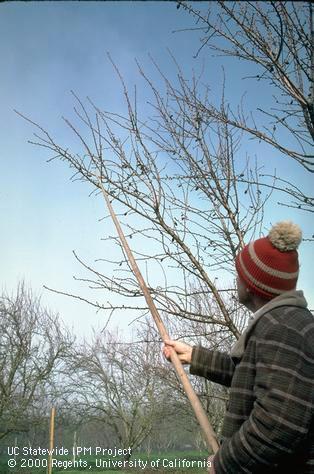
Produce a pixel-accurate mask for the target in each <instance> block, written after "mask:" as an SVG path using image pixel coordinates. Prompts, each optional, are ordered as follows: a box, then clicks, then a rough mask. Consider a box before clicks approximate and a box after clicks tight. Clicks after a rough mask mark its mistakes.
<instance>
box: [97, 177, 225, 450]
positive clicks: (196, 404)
mask: <svg viewBox="0 0 314 474" xmlns="http://www.w3.org/2000/svg"><path fill="white" fill-rule="evenodd" d="M99 187H100V189H101V191H102V193H103V196H104V198H105V201H106V204H107V207H108V210H109V213H110V215H111V218H112V220H113V223H114V225H115V227H116V229H117V232H118V235H119V238H120V241H121V244H122V246H123V248H124V250H125V252H126V255H127V257H128V260H129V263H130V265H131V268H132V270H133V272H134V275H135V277H136V279H137V281H138V283H139V285H140V288H141V290H142V292H143V295H144V297H145V300H146V303H147V305H148V307H149V309H150V312H151V314H152V316H153V319H154V321H155V323H156V325H157V328H158V331H159V334H160V336H161V338H162V340H163V341H165V340H167V339H169V335H168V333H167V330H166V328H165V326H164V324H163V322H162V320H161V318H160V315H159V313H158V310H157V308H156V306H155V303H154V301H153V299H152V297H151V294H150V291H149V289H148V288H147V285H146V283H145V281H144V278H143V276H142V274H141V272H140V270H139V268H138V266H137V263H136V261H135V258H134V256H133V254H132V251H131V249H130V247H129V244H128V242H127V240H126V238H125V235H124V233H123V231H122V228H121V226H120V223H119V221H118V219H117V216H116V214H115V212H114V210H113V208H112V205H111V202H110V200H109V197H108V194H107V193H106V191H105V189H104V187H103V184H102V182H101V179H99ZM170 360H171V362H172V364H173V366H174V368H175V371H176V373H177V375H178V377H179V378H180V380H181V382H182V385H183V388H184V391H185V393H186V395H187V397H188V399H189V400H190V403H191V405H192V408H193V410H194V413H195V416H196V418H197V420H198V422H199V424H200V426H201V428H202V430H203V432H204V435H205V439H206V443H207V446H208V448H209V450H210V449H212V450H213V451H214V453H216V452H217V451H218V449H219V445H218V441H217V438H216V435H215V433H214V431H213V429H212V427H211V425H210V423H209V421H208V418H207V415H206V413H205V411H204V409H203V407H202V405H201V402H200V401H199V399H198V397H197V395H196V393H195V392H194V390H193V387H192V385H191V382H190V380H189V378H188V376H187V375H186V373H185V371H184V369H183V366H182V364H181V362H180V359H179V357H178V354H177V353H176V351H175V350H174V349H172V350H171V355H170Z"/></svg>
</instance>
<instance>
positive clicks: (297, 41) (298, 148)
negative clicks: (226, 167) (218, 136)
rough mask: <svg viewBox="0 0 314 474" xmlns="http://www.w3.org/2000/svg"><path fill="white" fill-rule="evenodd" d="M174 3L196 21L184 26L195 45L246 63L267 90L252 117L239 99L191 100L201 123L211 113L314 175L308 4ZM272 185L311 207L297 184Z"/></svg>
mask: <svg viewBox="0 0 314 474" xmlns="http://www.w3.org/2000/svg"><path fill="white" fill-rule="evenodd" d="M178 7H182V8H183V9H184V10H186V11H187V12H188V13H189V14H190V15H192V17H193V18H194V20H195V23H196V26H195V27H192V28H189V30H195V31H197V32H198V33H200V32H201V35H202V37H201V47H200V49H202V48H204V47H207V48H209V49H210V51H212V52H214V53H218V54H219V55H222V56H229V57H233V58H235V59H237V60H240V61H243V62H248V63H250V64H251V67H252V74H251V75H250V76H249V78H251V79H253V80H255V81H256V83H257V85H258V84H259V83H263V82H264V83H266V84H267V87H268V90H269V93H268V99H269V100H268V101H267V102H268V103H270V106H269V108H264V106H263V105H262V104H260V105H259V106H258V108H257V110H256V112H255V113H254V114H253V113H248V112H246V111H245V110H244V108H243V107H242V104H239V107H238V108H237V110H232V108H231V107H230V105H229V104H228V103H226V104H224V106H223V107H217V106H215V105H214V104H213V103H211V104H210V105H209V106H206V105H205V104H202V103H201V102H198V103H195V104H191V105H192V107H194V109H195V111H200V110H201V111H202V115H203V116H204V117H206V118H207V120H210V119H211V118H215V119H217V120H219V121H220V122H221V123H225V124H228V125H229V126H231V127H235V128H236V129H238V130H241V131H243V132H244V133H245V134H247V135H248V136H249V137H252V138H254V139H256V140H258V141H263V142H265V143H267V144H268V145H270V146H271V147H273V148H274V149H276V150H277V151H278V152H279V153H280V154H282V155H283V156H284V157H286V159H287V158H291V159H293V160H295V161H297V162H298V163H299V164H300V165H301V166H302V167H303V168H304V169H305V170H307V171H309V172H313V171H314V155H313V139H314V72H313V71H314V22H313V6H312V3H311V2H309V1H304V2H277V1H267V2H229V1H223V0H220V1H217V2H209V3H205V2H204V4H203V5H202V8H200V9H199V8H198V7H197V8H196V7H195V5H194V4H193V3H192V2H185V1H178ZM184 31H186V30H184ZM200 49H199V50H200ZM197 54H198V53H197ZM237 64H238V63H237ZM243 92H244V91H243ZM287 143H289V146H288V145H287ZM276 188H277V189H278V190H279V191H282V192H283V193H285V194H288V195H289V196H290V198H292V201H291V202H290V204H289V205H290V206H292V207H296V208H298V209H302V210H306V211H310V212H313V206H314V198H313V196H308V195H306V194H305V193H304V191H303V190H302V187H300V186H298V184H297V183H295V184H293V183H291V182H288V181H287V180H285V179H282V178H281V177H279V178H277V180H276Z"/></svg>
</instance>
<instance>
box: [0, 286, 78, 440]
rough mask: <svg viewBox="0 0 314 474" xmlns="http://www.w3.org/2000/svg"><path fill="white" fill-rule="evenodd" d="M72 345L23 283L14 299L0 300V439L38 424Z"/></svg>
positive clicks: (67, 335) (55, 319)
mask: <svg viewBox="0 0 314 474" xmlns="http://www.w3.org/2000/svg"><path fill="white" fill-rule="evenodd" d="M72 342H73V341H72V338H71V337H70V336H69V334H68V333H67V331H66V330H65V329H64V328H62V326H61V325H60V321H59V319H58V317H57V316H56V315H53V314H52V313H50V312H49V311H48V310H47V309H45V308H43V306H42V305H41V302H40V299H39V298H38V297H36V296H34V295H33V294H32V292H31V291H30V290H28V289H27V288H26V287H25V285H24V284H20V285H19V287H18V289H17V292H16V294H15V295H14V296H9V295H6V294H3V295H2V296H1V297H0V439H1V438H4V437H5V436H7V435H8V434H10V433H12V432H22V431H28V430H29V428H30V425H31V424H36V422H37V419H38V408H39V407H41V406H45V396H46V397H48V394H46V395H45V393H46V391H48V382H49V380H50V378H51V377H52V375H53V374H55V371H57V370H58V365H59V364H60V363H61V360H62V359H63V357H64V356H65V354H66V353H67V351H68V349H69V347H70V346H71V343H72ZM39 421H40V420H39Z"/></svg>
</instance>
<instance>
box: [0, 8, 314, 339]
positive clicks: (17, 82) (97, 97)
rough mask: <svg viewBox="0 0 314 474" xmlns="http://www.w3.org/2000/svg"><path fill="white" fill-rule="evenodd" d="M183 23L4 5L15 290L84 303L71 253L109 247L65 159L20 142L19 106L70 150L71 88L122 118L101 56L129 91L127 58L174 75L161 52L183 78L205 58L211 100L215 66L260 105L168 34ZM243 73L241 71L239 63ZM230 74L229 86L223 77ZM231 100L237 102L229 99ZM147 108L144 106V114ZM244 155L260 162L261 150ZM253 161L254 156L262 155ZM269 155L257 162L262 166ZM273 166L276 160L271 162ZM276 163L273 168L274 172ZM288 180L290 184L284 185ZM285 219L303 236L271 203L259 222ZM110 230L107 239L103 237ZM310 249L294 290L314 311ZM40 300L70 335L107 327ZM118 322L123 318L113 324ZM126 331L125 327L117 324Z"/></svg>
mask: <svg viewBox="0 0 314 474" xmlns="http://www.w3.org/2000/svg"><path fill="white" fill-rule="evenodd" d="M191 25H192V20H191V18H190V17H189V16H188V15H187V14H186V13H184V12H183V11H182V9H180V10H177V8H176V4H175V3H173V2H26V3H23V2H16V3H15V2H9V3H4V4H1V6H0V62H1V67H0V70H1V76H0V103H1V114H0V140H1V152H0V153H1V175H0V212H1V216H2V219H1V220H2V230H1V234H0V243H1V245H0V249H1V250H0V252H1V265H0V278H1V279H0V281H1V287H2V288H3V289H6V290H8V291H13V290H14V289H15V287H16V285H17V283H18V281H19V280H20V279H22V278H24V279H25V280H26V282H27V283H28V284H29V285H30V286H31V287H32V288H33V289H34V291H35V292H42V286H43V285H47V286H50V287H53V288H58V289H61V290H63V291H69V292H73V293H79V294H81V295H83V296H84V295H87V294H88V293H87V290H86V286H85V285H83V284H80V283H77V282H73V275H76V276H85V274H84V272H83V270H82V268H81V267H80V265H79V264H78V263H77V262H76V261H75V259H74V258H73V255H72V250H75V251H76V252H77V253H78V254H79V255H80V256H82V258H83V259H85V260H87V261H88V260H90V261H92V260H93V259H95V258H97V257H100V256H101V255H103V254H106V253H108V252H110V251H111V249H110V247H109V244H108V243H104V242H102V241H101V237H102V236H103V234H104V227H103V226H104V223H103V222H99V219H100V218H101V217H102V216H103V214H104V205H103V202H102V201H101V200H99V199H95V198H89V196H88V194H89V192H90V189H89V188H88V187H86V186H84V185H82V184H79V183H70V182H69V177H70V176H71V173H70V171H69V170H68V168H67V166H66V165H65V164H64V163H59V162H53V163H52V164H47V163H46V160H47V159H48V158H49V155H47V153H44V151H43V150H42V149H40V148H36V147H32V146H31V145H29V144H27V140H29V139H31V138H32V133H33V131H34V130H33V129H32V127H30V125H29V124H27V123H26V122H24V121H23V120H21V119H20V118H19V117H18V116H17V115H16V114H15V113H14V111H13V109H17V110H19V111H21V112H22V113H24V114H25V115H27V116H29V117H31V118H32V119H33V120H34V121H36V122H38V123H40V124H41V125H42V126H43V127H44V128H46V129H48V130H49V131H51V132H52V134H53V135H54V136H56V137H57V139H58V141H60V142H63V143H69V145H72V144H74V143H72V136H71V138H70V136H69V131H68V130H67V129H66V128H65V127H64V124H63V123H62V120H61V117H62V116H63V115H65V116H71V114H72V112H71V111H72V109H73V105H74V101H73V97H72V96H71V94H70V90H71V89H73V90H74V91H75V93H77V94H78V95H79V96H81V97H83V98H84V97H86V96H89V97H91V98H92V99H93V101H94V102H95V103H96V104H97V105H99V107H100V108H104V109H106V110H112V111H116V112H119V111H120V112H122V111H123V110H125V109H124V103H123V96H122V93H121V87H120V85H119V84H118V81H117V78H116V75H115V73H114V71H113V69H112V66H111V64H110V62H109V61H108V58H107V56H106V53H107V52H109V53H110V54H111V56H112V58H113V59H114V61H115V62H116V64H118V65H119V68H120V69H121V72H122V73H123V75H124V77H125V80H126V83H127V85H128V86H131V87H133V86H134V84H138V85H139V84H140V83H141V79H140V78H139V75H138V72H137V67H136V64H135V60H134V59H135V58H137V59H138V60H139V61H140V62H141V63H142V64H143V66H144V69H145V71H147V72H148V73H149V75H150V77H153V78H154V79H156V81H157V82H158V78H157V75H156V71H155V70H154V68H153V66H152V64H151V62H150V60H149V58H148V54H151V55H152V56H153V57H154V59H155V60H156V62H157V63H158V64H159V65H160V66H161V68H162V69H163V71H165V72H166V73H167V75H168V76H169V77H173V76H174V74H175V69H174V66H173V63H172V61H171V59H170V57H169V54H168V52H167V48H169V49H170V50H171V51H172V53H173V54H174V55H175V56H176V59H177V61H178V62H179V64H180V65H181V66H182V68H183V70H184V72H185V74H186V75H187V76H189V75H191V72H192V69H193V68H196V69H199V68H200V62H201V61H202V60H204V61H205V71H206V74H205V76H206V79H207V78H208V80H209V82H211V84H212V87H213V93H215V92H217V93H218V91H219V89H221V79H222V70H221V66H222V64H223V65H224V67H225V70H226V73H227V74H226V76H227V93H228V95H229V98H230V100H231V101H235V102H236V101H237V99H238V98H239V97H240V96H241V95H242V94H243V92H244V91H247V99H246V101H247V104H248V106H249V108H250V107H253V106H254V104H256V101H259V100H263V101H264V100H267V97H266V95H265V97H264V96H263V93H265V92H263V89H262V88H261V91H260V93H259V94H256V90H255V88H256V85H254V84H253V83H250V82H249V81H245V82H244V81H243V80H242V79H241V75H243V73H242V70H241V71H240V70H239V69H236V68H237V67H239V63H236V65H235V63H233V62H232V61H231V60H229V59H228V60H226V59H224V60H222V59H219V60H218V59H217V58H211V57H210V55H209V53H208V51H206V50H203V51H202V53H201V55H200V57H199V58H198V59H197V60H195V59H193V55H194V54H195V52H196V51H197V49H198V46H199V38H198V34H197V33H194V32H190V33H188V32H186V33H173V30H177V29H180V28H185V27H189V26H191ZM245 67H247V66H245ZM229 78H230V79H229ZM235 102H234V103H235ZM143 110H144V111H145V107H143ZM255 146H256V145H255V144H252V149H251V150H250V151H251V152H252V154H254V153H255V152H256V153H257V154H260V150H259V149H254V147H255ZM259 158H260V157H259ZM269 159H270V155H267V157H266V156H265V163H266V162H267V161H269ZM271 159H272V160H274V161H275V160H276V159H277V158H276V157H275V156H272V157H271ZM280 166H282V162H281V161H279V162H278V167H279V168H280ZM282 169H284V170H285V172H287V173H288V175H298V174H299V175H300V179H302V183H303V186H304V188H305V189H306V188H308V189H310V187H311V182H310V179H311V176H310V175H303V174H302V172H301V170H300V169H299V168H298V167H297V166H295V165H294V164H293V163H291V164H289V165H288V166H287V165H285V166H284V167H283V168H282ZM288 175H287V177H288ZM277 218H280V219H282V218H292V219H294V220H295V221H296V222H297V223H299V224H300V225H301V226H302V227H303V228H304V229H306V230H307V231H309V232H310V231H311V224H312V220H311V216H310V215H306V214H301V213H295V212H292V211H289V210H287V209H285V208H279V207H278V206H277V205H276V202H275V200H274V201H273V205H272V206H269V208H268V215H267V216H265V223H266V225H268V224H269V223H270V222H275V221H276V219H277ZM108 225H109V224H106V232H109V231H110V226H109V227H108ZM312 249H313V246H312V247H311V246H310V244H304V245H303V246H302V247H301V250H300V255H301V260H302V259H303V263H302V272H301V278H300V287H302V288H304V289H305V291H306V292H308V293H307V294H308V296H309V300H310V302H311V305H312V307H314V298H313V292H312V293H311V294H309V292H310V288H311V282H312V280H313V276H312V269H311V261H313V250H312ZM43 303H44V304H46V305H47V306H49V307H50V309H51V310H53V311H56V312H59V313H60V315H61V316H62V318H63V319H64V321H65V322H66V323H67V324H68V325H70V326H72V325H73V326H74V329H75V331H76V332H77V333H80V334H83V333H88V332H89V331H90V329H91V327H92V326H95V327H97V326H98V327H101V326H102V325H103V322H104V319H103V317H102V316H100V315H97V314H95V312H94V310H93V309H92V308H90V307H88V306H86V305H84V304H82V303H79V302H76V301H74V300H72V299H70V298H65V297H62V296H57V295H54V294H52V293H50V292H47V291H43ZM119 323H121V321H119ZM122 325H123V324H122Z"/></svg>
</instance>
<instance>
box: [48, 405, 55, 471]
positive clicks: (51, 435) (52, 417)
mask: <svg viewBox="0 0 314 474" xmlns="http://www.w3.org/2000/svg"><path fill="white" fill-rule="evenodd" d="M55 412H56V410H55V407H52V408H51V413H50V429H49V451H50V454H49V457H48V474H51V473H52V450H53V445H54V432H55Z"/></svg>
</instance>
